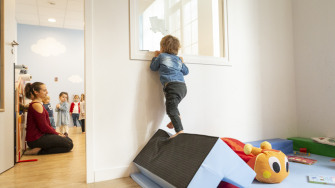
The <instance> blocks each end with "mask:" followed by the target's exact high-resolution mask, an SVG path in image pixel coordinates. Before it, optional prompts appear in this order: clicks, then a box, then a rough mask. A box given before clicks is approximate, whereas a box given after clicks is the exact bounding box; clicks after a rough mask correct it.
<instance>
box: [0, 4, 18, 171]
mask: <svg viewBox="0 0 335 188" xmlns="http://www.w3.org/2000/svg"><path fill="white" fill-rule="evenodd" d="M0 2H1V10H2V11H3V10H6V12H4V14H2V16H1V24H2V23H6V25H4V24H3V27H4V29H1V33H4V36H3V38H2V40H1V42H2V43H4V45H2V49H1V50H3V52H2V53H1V54H2V55H3V57H2V59H1V61H3V62H4V67H3V68H4V82H3V83H4V90H5V95H4V97H5V98H4V101H5V104H4V111H1V112H0V174H1V173H2V172H4V171H6V170H7V169H9V168H11V167H13V166H14V65H13V63H14V62H15V59H16V58H15V56H16V55H15V54H16V47H12V46H11V42H12V41H13V40H16V21H15V1H13V0H0ZM3 31H4V32H3ZM12 50H13V51H12ZM0 57H1V56H0Z"/></svg>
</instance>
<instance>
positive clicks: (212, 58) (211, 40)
mask: <svg viewBox="0 0 335 188" xmlns="http://www.w3.org/2000/svg"><path fill="white" fill-rule="evenodd" d="M226 7H227V4H226V0H130V32H131V33H130V34H131V36H130V37H131V59H141V60H151V58H152V57H153V52H154V51H155V50H159V49H160V46H159V43H160V40H161V39H162V37H164V36H165V35H168V34H171V35H173V36H176V37H177V38H179V40H180V43H181V50H180V51H179V55H180V56H183V57H184V60H185V62H186V63H199V64H213V65H228V37H227V36H228V33H227V11H226Z"/></svg>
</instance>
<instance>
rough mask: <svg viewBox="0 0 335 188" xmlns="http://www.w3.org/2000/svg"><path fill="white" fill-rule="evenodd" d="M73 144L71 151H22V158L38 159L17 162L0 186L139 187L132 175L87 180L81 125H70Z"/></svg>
mask: <svg viewBox="0 0 335 188" xmlns="http://www.w3.org/2000/svg"><path fill="white" fill-rule="evenodd" d="M69 132H70V134H69V136H70V138H71V139H72V140H73V143H74V147H73V150H72V151H71V152H69V153H62V154H53V155H37V156H36V155H31V156H26V155H23V156H22V158H21V160H28V159H38V161H36V162H22V163H17V164H16V165H15V166H14V167H13V168H11V169H9V170H7V171H6V172H4V173H2V174H0V188H46V187H58V188H60V187H62V188H65V187H66V188H67V187H68V188H70V187H75V188H105V187H106V188H107V187H117V188H128V187H129V188H130V187H134V188H135V187H139V186H138V185H137V184H136V183H135V182H134V181H133V180H132V179H131V178H120V179H116V180H111V181H105V182H98V183H93V184H86V167H85V134H82V133H81V128H80V127H78V128H77V127H70V131H69Z"/></svg>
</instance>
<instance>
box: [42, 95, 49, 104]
mask: <svg viewBox="0 0 335 188" xmlns="http://www.w3.org/2000/svg"><path fill="white" fill-rule="evenodd" d="M47 100H50V96H46V97H45V98H44V99H43V100H42V102H43V103H46V101H47Z"/></svg>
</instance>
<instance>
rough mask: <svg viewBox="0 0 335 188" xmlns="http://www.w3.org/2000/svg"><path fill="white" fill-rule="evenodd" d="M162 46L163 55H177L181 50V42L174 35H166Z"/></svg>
mask: <svg viewBox="0 0 335 188" xmlns="http://www.w3.org/2000/svg"><path fill="white" fill-rule="evenodd" d="M160 45H161V52H162V53H168V54H173V55H177V54H178V51H179V48H180V42H179V40H178V38H177V37H174V36H172V35H166V36H165V37H163V38H162V40H161V43H160Z"/></svg>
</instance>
